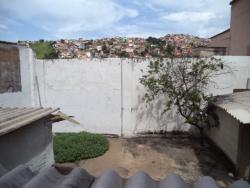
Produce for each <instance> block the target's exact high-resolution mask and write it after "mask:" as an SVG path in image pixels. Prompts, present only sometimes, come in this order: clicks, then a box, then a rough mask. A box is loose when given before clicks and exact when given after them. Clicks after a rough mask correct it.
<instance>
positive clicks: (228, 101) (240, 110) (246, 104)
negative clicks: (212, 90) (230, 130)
mask: <svg viewBox="0 0 250 188" xmlns="http://www.w3.org/2000/svg"><path fill="white" fill-rule="evenodd" d="M214 104H215V105H216V106H218V107H220V108H222V109H224V110H225V111H226V112H228V113H229V114H230V115H231V116H232V117H234V118H235V119H237V120H238V121H240V122H241V123H243V124H250V91H245V92H238V93H233V94H230V95H223V96H219V97H218V100H217V101H216V102H215V103H214Z"/></svg>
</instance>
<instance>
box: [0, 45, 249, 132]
mask: <svg viewBox="0 0 250 188" xmlns="http://www.w3.org/2000/svg"><path fill="white" fill-rule="evenodd" d="M20 59H21V81H22V92H17V93H4V94H0V106H4V107H7V106H12V107H20V106H40V103H41V105H42V106H44V107H59V108H61V110H62V111H63V112H64V113H66V114H69V115H73V116H75V119H76V120H78V121H79V122H80V123H81V125H74V124H72V123H70V122H67V121H64V122H60V123H57V124H55V125H54V126H53V131H55V132H65V131H66V132H76V131H83V130H85V131H90V132H98V133H113V134H119V135H120V134H121V133H123V134H124V135H126V136H132V135H134V134H136V133H138V132H146V131H160V130H168V131H171V130H180V129H181V130H188V129H189V126H188V125H186V124H183V120H182V118H181V117H180V116H179V115H177V114H176V112H175V111H174V110H173V111H170V112H168V113H167V114H164V115H162V108H161V105H162V103H163V102H164V98H159V100H158V101H156V102H155V103H154V104H151V105H148V104H146V103H145V102H144V101H143V96H144V93H145V90H144V88H143V87H142V85H141V84H140V83H139V78H140V77H141V76H142V72H141V70H145V69H146V68H147V65H148V61H139V62H137V61H134V60H121V59H103V60H100V59H86V60H77V59H71V60H60V59H59V60H45V61H43V60H35V59H33V53H32V51H31V50H30V49H27V48H20ZM222 59H223V60H224V62H225V69H224V70H230V73H229V74H226V75H225V74H224V75H220V76H218V77H216V78H215V81H216V83H217V84H216V85H213V86H211V88H210V89H209V91H210V92H212V93H213V94H227V93H232V92H233V89H234V88H246V82H247V78H250V57H235V56H233V57H231V56H225V57H222ZM36 77H37V78H38V83H37V82H36ZM38 89H39V90H38ZM38 91H39V92H38ZM39 96H40V97H39Z"/></svg>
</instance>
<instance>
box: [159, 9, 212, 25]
mask: <svg viewBox="0 0 250 188" xmlns="http://www.w3.org/2000/svg"><path fill="white" fill-rule="evenodd" d="M162 18H163V19H166V20H169V21H176V22H204V21H205V22H208V21H210V20H211V19H214V18H216V15H215V14H214V13H212V12H186V11H183V12H175V13H170V14H168V15H165V16H163V17H162Z"/></svg>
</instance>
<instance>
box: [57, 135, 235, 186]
mask: <svg viewBox="0 0 250 188" xmlns="http://www.w3.org/2000/svg"><path fill="white" fill-rule="evenodd" d="M109 144H110V147H109V150H108V151H107V152H106V153H105V154H104V155H102V156H100V157H97V158H94V159H88V160H81V161H77V162H75V163H64V164H60V165H63V166H80V167H82V168H84V169H86V170H87V171H88V172H89V173H91V174H93V175H95V176H99V175H101V174H102V173H103V172H104V171H105V170H107V169H113V170H115V171H116V172H118V173H119V175H120V176H122V177H124V178H128V177H130V176H132V175H133V174H135V173H136V172H137V171H145V172H147V173H148V174H149V175H150V176H151V177H152V178H154V179H155V180H160V179H163V178H165V177H166V175H168V174H170V173H176V174H179V175H180V176H181V177H182V178H183V179H185V181H187V182H193V181H196V180H197V179H198V178H199V177H200V176H206V175H209V176H212V177H213V178H214V179H216V180H217V182H218V183H219V184H220V185H221V187H225V186H227V185H228V184H229V183H230V182H231V181H232V178H231V177H229V175H228V174H229V172H230V170H229V168H228V167H229V165H228V162H227V160H226V159H225V157H224V156H223V155H222V154H221V153H220V152H219V151H217V150H215V148H213V147H211V146H209V145H207V146H206V147H205V148H204V147H200V145H199V140H197V139H193V138H191V137H189V136H188V135H171V136H164V137H162V136H143V137H136V138H109Z"/></svg>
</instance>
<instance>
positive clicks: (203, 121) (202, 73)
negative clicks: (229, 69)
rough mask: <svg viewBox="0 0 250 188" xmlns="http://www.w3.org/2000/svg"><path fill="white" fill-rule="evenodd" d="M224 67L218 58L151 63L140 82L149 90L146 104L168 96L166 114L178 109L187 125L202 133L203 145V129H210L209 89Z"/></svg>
mask: <svg viewBox="0 0 250 188" xmlns="http://www.w3.org/2000/svg"><path fill="white" fill-rule="evenodd" d="M221 68H222V61H221V60H218V59H215V58H210V59H196V60H194V59H185V58H183V59H177V60H174V59H171V60H156V61H151V62H150V64H149V66H148V70H147V72H146V74H144V75H143V76H142V78H141V79H140V82H141V84H142V85H144V86H145V87H146V89H147V93H146V95H145V99H146V101H147V102H150V101H152V100H154V99H155V98H157V97H158V96H160V95H164V96H166V103H165V104H164V112H166V111H168V110H170V109H171V107H173V106H175V107H176V109H177V113H179V114H180V115H181V116H182V117H183V118H184V119H185V122H186V123H189V124H190V125H192V126H194V127H196V128H197V129H198V130H199V132H200V135H201V144H202V145H203V137H204V136H203V135H204V128H206V127H207V126H209V122H208V107H209V103H210V102H211V101H213V100H214V97H213V96H212V95H211V94H208V92H207V88H208V85H209V84H210V83H211V78H212V77H214V76H215V74H218V71H219V70H220V69H221Z"/></svg>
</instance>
